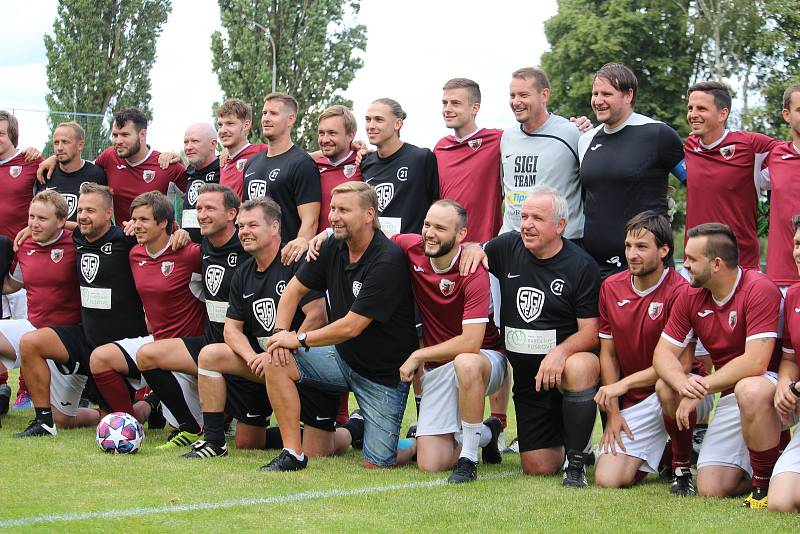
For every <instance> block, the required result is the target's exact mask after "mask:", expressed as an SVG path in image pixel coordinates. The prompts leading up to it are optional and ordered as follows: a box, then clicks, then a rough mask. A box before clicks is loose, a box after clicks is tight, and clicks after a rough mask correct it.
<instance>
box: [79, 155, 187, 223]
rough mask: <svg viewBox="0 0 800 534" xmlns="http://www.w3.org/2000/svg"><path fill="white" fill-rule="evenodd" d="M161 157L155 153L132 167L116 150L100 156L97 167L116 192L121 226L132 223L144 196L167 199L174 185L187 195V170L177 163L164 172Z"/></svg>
mask: <svg viewBox="0 0 800 534" xmlns="http://www.w3.org/2000/svg"><path fill="white" fill-rule="evenodd" d="M160 155H161V153H160V152H158V151H157V150H152V149H151V150H150V152H148V154H147V157H146V158H145V159H144V160H143V161H141V162H134V164H131V163H130V162H128V160H126V159H124V158H120V157H119V156H117V153H116V152H115V151H114V147H109V148H107V149H105V150H104V151H103V153H102V154H100V155H99V156H97V159H96V160H95V161H94V163H95V165H97V166H98V167H102V168H103V170H104V171H105V172H106V178H107V179H108V186H109V187H110V188H111V190H112V191H113V192H114V220H115V221H116V222H117V224H122V223H123V222H124V221H127V220H130V218H131V212H130V209H131V202H133V199H134V198H136V197H137V196H139V195H141V194H142V193H147V192H148V191H160V192H162V193H164V194H165V195H166V194H167V189H168V188H169V183H170V182H175V185H177V186H178V187H179V188H180V190H181V191H186V167H184V166H183V165H181V164H180V163H174V164H172V165H170V166H169V167H167V168H166V169H162V168H161V167H160V166H159V165H158V156H160Z"/></svg>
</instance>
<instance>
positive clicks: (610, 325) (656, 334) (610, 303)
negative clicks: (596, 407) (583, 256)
mask: <svg viewBox="0 0 800 534" xmlns="http://www.w3.org/2000/svg"><path fill="white" fill-rule="evenodd" d="M686 286H688V282H686V280H685V279H684V278H683V277H682V276H681V275H680V274H678V273H677V272H676V271H675V269H671V268H670V269H666V270H664V274H663V275H662V276H661V279H660V280H659V281H658V283H657V284H656V285H655V286H653V287H651V288H650V289H648V290H646V291H639V290H638V289H636V288H635V287H634V286H633V282H632V280H631V275H630V273H628V272H622V273H617V274H614V275H611V276H609V277H608V278H606V279H605V280H604V281H603V285H602V286H600V301H599V303H598V308H599V311H600V338H602V339H610V340H613V341H614V352H615V353H616V355H617V361H618V362H619V366H620V377H626V376H629V375H632V374H633V373H637V372H639V371H642V370H644V369H647V368H648V367H650V366H652V365H653V352H654V351H655V348H656V345H657V344H658V340H659V339H660V337H661V332H662V331H663V330H664V325H665V324H666V322H667V318H668V317H669V315H670V313H671V312H672V306H673V304H674V303H675V299H676V298H677V297H678V295H679V294H680V292H681V290H683V289H685V287H686ZM654 391H655V388H654V387H653V386H650V387H645V388H635V389H631V390H630V391H628V393H626V394H625V396H624V398H623V407H624V408H627V407H629V406H632V405H634V404H637V403H639V402H641V401H643V400H644V399H646V398H647V397H649V396H650V395H652V394H653V392H654Z"/></svg>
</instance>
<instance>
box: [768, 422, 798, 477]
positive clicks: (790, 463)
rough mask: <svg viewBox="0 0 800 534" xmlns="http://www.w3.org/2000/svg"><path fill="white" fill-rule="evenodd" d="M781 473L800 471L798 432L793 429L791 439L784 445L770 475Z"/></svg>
mask: <svg viewBox="0 0 800 534" xmlns="http://www.w3.org/2000/svg"><path fill="white" fill-rule="evenodd" d="M795 430H797V429H795ZM781 473H800V432H797V431H795V433H794V435H793V436H792V441H790V442H789V445H787V446H786V449H784V451H783V454H781V456H780V458H778V461H777V462H776V463H775V469H773V470H772V476H773V477H774V476H775V475H779V474H781Z"/></svg>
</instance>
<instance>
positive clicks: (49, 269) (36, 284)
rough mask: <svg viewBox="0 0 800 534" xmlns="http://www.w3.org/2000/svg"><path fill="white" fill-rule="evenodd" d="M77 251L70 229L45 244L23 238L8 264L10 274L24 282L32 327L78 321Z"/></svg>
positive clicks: (65, 324) (79, 316)
mask: <svg viewBox="0 0 800 534" xmlns="http://www.w3.org/2000/svg"><path fill="white" fill-rule="evenodd" d="M76 258H77V254H76V252H75V245H73V244H72V232H70V231H69V230H64V231H62V232H61V235H59V236H58V237H57V238H56V239H55V240H54V241H51V242H50V243H45V244H41V245H40V244H39V243H36V242H35V241H34V240H33V239H26V240H25V242H24V243H22V245H21V246H20V248H19V251H18V252H17V257H16V258H15V259H14V262H13V263H12V264H11V269H10V270H9V273H11V278H13V279H15V280H17V281H18V282H24V283H25V289H26V290H27V292H28V320H29V321H30V322H31V324H32V325H33V326H35V327H36V328H44V327H47V326H68V325H75V324H80V322H81V294H80V288H79V286H78V269H77V261H76Z"/></svg>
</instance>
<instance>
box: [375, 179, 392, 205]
mask: <svg viewBox="0 0 800 534" xmlns="http://www.w3.org/2000/svg"><path fill="white" fill-rule="evenodd" d="M375 194H376V195H378V211H381V212H382V211H383V210H385V209H386V207H387V206H388V205H389V202H391V201H392V198H394V184H393V183H385V184H380V185H377V186H376V187H375Z"/></svg>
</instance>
